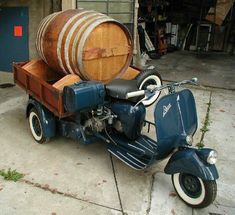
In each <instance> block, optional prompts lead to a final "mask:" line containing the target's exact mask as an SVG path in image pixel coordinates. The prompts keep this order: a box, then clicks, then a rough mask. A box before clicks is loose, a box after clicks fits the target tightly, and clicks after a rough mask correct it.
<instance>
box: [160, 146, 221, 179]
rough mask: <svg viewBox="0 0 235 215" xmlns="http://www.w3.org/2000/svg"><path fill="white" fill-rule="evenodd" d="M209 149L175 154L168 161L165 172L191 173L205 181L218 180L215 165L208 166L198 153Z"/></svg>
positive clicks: (187, 150)
mask: <svg viewBox="0 0 235 215" xmlns="http://www.w3.org/2000/svg"><path fill="white" fill-rule="evenodd" d="M202 151H205V153H207V149H200V150H198V149H193V148H184V149H182V150H180V151H177V152H175V153H174V154H173V155H172V156H171V158H170V160H169V161H168V163H167V165H166V167H165V169H164V171H165V173H167V174H175V173H189V174H192V175H195V176H197V177H199V178H201V179H203V180H216V179H218V178H219V175H218V172H217V169H216V167H215V165H211V164H208V163H207V162H206V160H203V159H201V158H200V157H199V156H198V153H202Z"/></svg>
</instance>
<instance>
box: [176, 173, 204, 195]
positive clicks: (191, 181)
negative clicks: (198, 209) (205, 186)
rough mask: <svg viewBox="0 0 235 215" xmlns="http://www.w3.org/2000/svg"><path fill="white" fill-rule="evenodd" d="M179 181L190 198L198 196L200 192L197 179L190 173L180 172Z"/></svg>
mask: <svg viewBox="0 0 235 215" xmlns="http://www.w3.org/2000/svg"><path fill="white" fill-rule="evenodd" d="M179 177H180V178H179V181H180V185H181V187H182V189H183V190H184V192H185V193H186V194H187V195H188V196H190V197H191V198H198V197H199V196H200V195H201V193H202V186H201V183H200V181H199V179H198V178H197V177H195V176H193V175H190V174H180V176H179Z"/></svg>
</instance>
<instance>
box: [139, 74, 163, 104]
mask: <svg viewBox="0 0 235 215" xmlns="http://www.w3.org/2000/svg"><path fill="white" fill-rule="evenodd" d="M136 80H137V85H138V88H139V89H140V90H145V89H146V87H147V86H148V85H150V84H151V85H156V86H157V87H160V86H161V85H162V78H161V76H160V74H159V73H158V72H156V70H146V71H143V72H141V73H140V74H139V75H138V76H137V78H136ZM160 94H161V92H160V91H157V92H156V93H155V95H154V96H152V97H151V98H150V99H148V100H145V101H143V102H142V103H143V104H144V106H146V107H148V106H150V105H152V104H153V103H154V102H155V101H156V100H157V99H158V97H159V96H160Z"/></svg>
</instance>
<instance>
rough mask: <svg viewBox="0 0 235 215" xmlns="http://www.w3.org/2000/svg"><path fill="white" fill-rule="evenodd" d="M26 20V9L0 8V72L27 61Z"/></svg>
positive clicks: (8, 70)
mask: <svg viewBox="0 0 235 215" xmlns="http://www.w3.org/2000/svg"><path fill="white" fill-rule="evenodd" d="M28 19H29V18H28V8H27V7H0V71H7V72H11V71H12V63H13V62H18V61H26V60H28V58H29V48H28V22H29V20H28Z"/></svg>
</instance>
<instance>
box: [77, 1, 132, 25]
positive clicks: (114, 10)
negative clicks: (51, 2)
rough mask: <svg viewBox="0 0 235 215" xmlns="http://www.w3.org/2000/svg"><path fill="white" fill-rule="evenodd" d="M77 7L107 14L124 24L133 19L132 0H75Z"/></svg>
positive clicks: (129, 22)
mask: <svg viewBox="0 0 235 215" xmlns="http://www.w3.org/2000/svg"><path fill="white" fill-rule="evenodd" d="M77 7H82V8H85V9H89V10H90V9H91V10H95V11H98V12H100V13H104V14H107V15H109V16H111V17H113V18H114V19H116V20H118V21H120V22H121V23H125V24H132V23H133V21H134V0H96V1H95V0H93V1H92V0H77Z"/></svg>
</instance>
